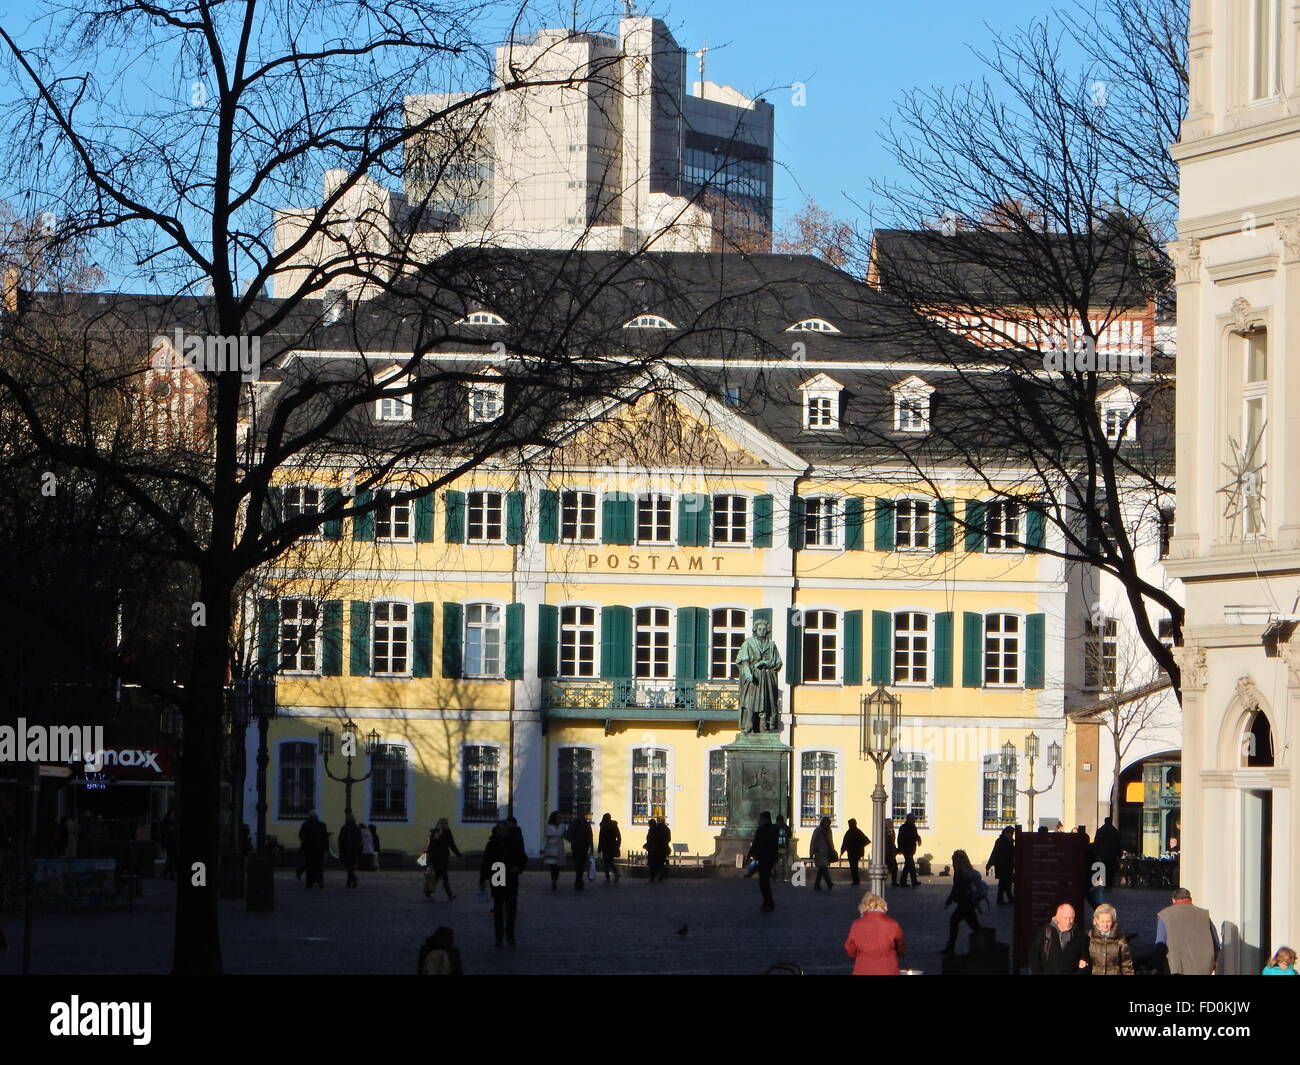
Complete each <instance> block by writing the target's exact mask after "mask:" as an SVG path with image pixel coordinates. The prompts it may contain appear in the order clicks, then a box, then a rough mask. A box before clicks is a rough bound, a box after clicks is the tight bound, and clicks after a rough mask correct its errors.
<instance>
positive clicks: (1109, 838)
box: [1092, 817, 1120, 892]
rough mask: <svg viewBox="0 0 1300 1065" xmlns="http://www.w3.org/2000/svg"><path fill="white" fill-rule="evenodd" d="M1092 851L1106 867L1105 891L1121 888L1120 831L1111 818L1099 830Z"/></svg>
mask: <svg viewBox="0 0 1300 1065" xmlns="http://www.w3.org/2000/svg"><path fill="white" fill-rule="evenodd" d="M1092 849H1093V854H1094V856H1095V857H1096V859H1097V861H1099V862H1101V864H1102V865H1103V866H1104V867H1105V875H1106V883H1105V884H1104V885H1103V887H1104V890H1105V891H1106V892H1111V891H1114V890H1115V889H1116V888H1117V887H1119V854H1120V845H1119V829H1118V828H1116V827H1115V826H1114V825H1112V824H1111V823H1110V818H1109V817H1108V818H1106V820H1105V821H1103V822H1102V824H1101V827H1100V828H1099V829H1097V838H1096V839H1094V840H1093V841H1092Z"/></svg>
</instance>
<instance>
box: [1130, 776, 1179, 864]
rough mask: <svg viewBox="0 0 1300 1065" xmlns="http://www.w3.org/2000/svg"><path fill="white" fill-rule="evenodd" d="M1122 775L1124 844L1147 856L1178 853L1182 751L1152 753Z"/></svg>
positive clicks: (1157, 856) (1133, 851) (1131, 851)
mask: <svg viewBox="0 0 1300 1065" xmlns="http://www.w3.org/2000/svg"><path fill="white" fill-rule="evenodd" d="M1119 779H1120V787H1119V798H1120V803H1119V824H1118V825H1117V827H1118V828H1119V839H1120V846H1121V847H1122V848H1123V849H1124V850H1125V851H1127V852H1128V853H1129V854H1140V855H1142V856H1143V857H1145V858H1160V857H1163V856H1164V855H1175V856H1176V855H1177V854H1178V852H1179V850H1180V849H1181V847H1182V816H1183V766H1182V752H1181V751H1163V752H1161V753H1159V754H1153V755H1148V756H1147V757H1146V758H1142V759H1140V760H1138V761H1136V762H1134V763H1133V764H1132V765H1130V766H1128V767H1127V768H1126V769H1125V770H1124V771H1123V772H1122V773H1121V774H1120V778H1119Z"/></svg>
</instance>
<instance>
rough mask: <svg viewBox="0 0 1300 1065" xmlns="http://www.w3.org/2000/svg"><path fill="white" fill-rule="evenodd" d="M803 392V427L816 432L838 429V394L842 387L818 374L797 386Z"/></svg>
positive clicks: (822, 374) (842, 389) (831, 379)
mask: <svg viewBox="0 0 1300 1065" xmlns="http://www.w3.org/2000/svg"><path fill="white" fill-rule="evenodd" d="M799 389H800V391H801V392H803V427H804V428H805V429H808V430H812V431H816V432H825V431H827V430H832V429H838V428H839V427H840V393H841V392H842V391H844V386H843V385H841V384H840V383H839V382H838V381H836V380H834V379H833V378H830V377H827V376H826V375H825V374H824V373H819V374H818V375H817V376H816V377H814V378H812V380H810V381H805V382H804V383H803V384H802V385H800V386H799Z"/></svg>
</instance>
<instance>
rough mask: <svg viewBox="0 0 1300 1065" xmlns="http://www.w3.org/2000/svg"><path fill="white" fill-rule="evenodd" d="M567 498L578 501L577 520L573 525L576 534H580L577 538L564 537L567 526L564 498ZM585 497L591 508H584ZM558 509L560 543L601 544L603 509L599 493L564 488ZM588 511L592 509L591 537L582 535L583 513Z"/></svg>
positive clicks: (582, 489)
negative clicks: (601, 516)
mask: <svg viewBox="0 0 1300 1065" xmlns="http://www.w3.org/2000/svg"><path fill="white" fill-rule="evenodd" d="M565 496H573V497H575V500H576V510H577V520H576V521H575V522H574V523H573V524H574V527H575V532H576V533H578V534H579V535H576V536H565V535H564V525H565V521H564V511H565V502H564V497H565ZM584 496H586V497H587V498H588V499H589V501H590V504H591V505H590V508H587V507H586V506H584V504H583V497H584ZM557 509H558V515H557V529H556V539H557V540H558V542H559V543H562V544H598V543H600V510H601V507H600V496H599V494H598V493H596V492H593V491H591V490H590V489H587V488H563V489H561V490H560V498H559V502H558V508H557ZM587 509H590V512H591V535H590V536H582V535H581V533H582V526H583V512H584V510H587Z"/></svg>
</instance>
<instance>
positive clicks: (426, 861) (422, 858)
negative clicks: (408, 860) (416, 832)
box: [415, 854, 429, 869]
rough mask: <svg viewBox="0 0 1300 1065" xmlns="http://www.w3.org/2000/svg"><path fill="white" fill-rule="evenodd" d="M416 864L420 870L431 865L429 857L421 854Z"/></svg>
mask: <svg viewBox="0 0 1300 1065" xmlns="http://www.w3.org/2000/svg"><path fill="white" fill-rule="evenodd" d="M415 864H416V865H417V866H418V867H419V868H421V869H423V868H424V867H425V866H427V865H428V864H429V856H428V855H427V854H421V855H420V856H419V857H418V858H416V859H415Z"/></svg>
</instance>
